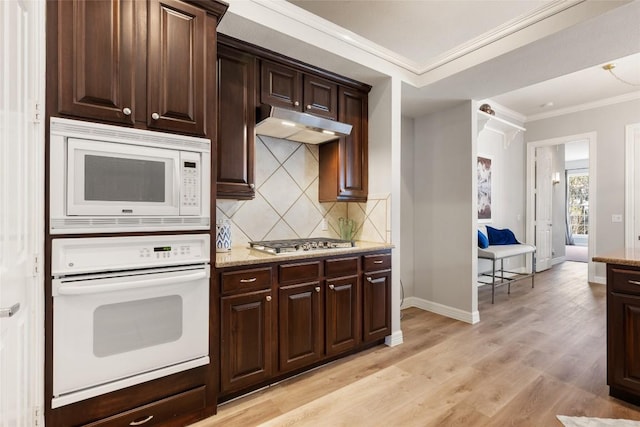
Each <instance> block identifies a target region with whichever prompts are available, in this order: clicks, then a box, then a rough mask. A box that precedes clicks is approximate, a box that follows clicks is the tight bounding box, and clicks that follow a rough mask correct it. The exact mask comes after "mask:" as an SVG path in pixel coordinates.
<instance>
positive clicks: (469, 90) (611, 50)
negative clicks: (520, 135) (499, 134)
mask: <svg viewBox="0 0 640 427" xmlns="http://www.w3.org/2000/svg"><path fill="white" fill-rule="evenodd" d="M288 1H289V3H291V4H293V5H295V6H298V7H300V8H302V9H304V10H305V11H307V12H310V13H312V14H314V15H316V16H318V17H320V18H323V19H325V20H327V21H329V22H331V23H333V24H336V25H338V26H339V27H341V28H344V29H345V30H346V33H345V34H346V36H344V37H345V38H349V35H351V36H352V37H357V38H358V39H360V38H362V40H364V41H365V43H369V44H370V45H371V46H373V48H374V49H378V51H379V52H382V53H384V54H386V55H387V57H389V58H392V60H393V61H395V62H396V63H398V64H401V65H402V66H404V67H405V68H411V69H413V70H418V74H419V73H426V72H428V71H430V70H436V71H437V69H438V67H441V66H442V65H443V64H447V61H451V60H452V58H455V59H457V60H460V58H462V57H463V56H465V55H466V56H467V57H471V56H472V55H473V54H474V50H477V49H479V46H481V43H483V41H484V42H486V43H496V44H497V43H500V40H499V39H495V40H494V39H493V38H492V37H494V35H495V34H497V33H499V32H501V31H504V30H505V29H506V28H515V27H517V26H518V25H520V26H521V27H522V29H521V31H520V32H521V33H522V32H524V31H526V29H527V28H526V25H528V24H526V25H525V24H523V23H524V22H526V23H530V22H533V20H535V19H538V18H535V17H538V16H544V17H545V18H544V19H546V20H547V21H545V22H551V21H552V20H553V19H554V14H556V13H558V11H560V9H558V8H562V7H564V8H567V7H569V6H572V5H577V4H579V3H581V2H579V1H578V2H575V1H573V2H558V1H528V0H501V1H486V0H459V1H450V0H449V1H441V0H423V1H416V0H413V1H407V0H377V1H367V2H365V1H362V0H357V1H353V0H347V1H334V0H288ZM588 3H589V6H591V7H600V8H601V9H600V10H598V11H597V12H593V13H594V16H593V17H590V18H588V19H583V21H582V22H580V23H578V24H575V25H571V26H569V27H567V28H566V29H564V30H563V31H558V32H557V33H555V34H552V35H549V36H546V37H540V40H539V41H536V43H527V44H522V45H521V46H520V47H518V48H516V49H512V50H511V51H510V52H508V53H505V54H503V55H497V56H496V57H495V58H489V59H488V60H487V61H484V62H483V61H479V62H476V63H474V64H471V65H470V66H468V67H466V68H464V69H461V70H457V71H456V72H453V73H451V74H450V75H447V76H446V77H445V78H442V79H438V80H437V81H435V82H434V83H433V84H425V85H424V86H421V85H412V84H404V85H403V94H402V108H403V114H404V115H408V116H412V117H417V116H420V115H423V114H427V113H429V112H431V111H434V110H435V109H438V108H442V107H444V106H447V105H450V104H454V103H456V102H459V101H460V100H463V99H490V100H491V101H492V102H495V103H496V105H497V106H499V107H505V108H504V109H503V110H504V111H508V112H509V113H515V114H516V115H518V116H520V118H521V120H523V121H531V120H536V119H539V118H543V117H547V116H551V115H557V114H560V113H562V112H566V111H569V110H571V109H575V108H578V106H584V105H585V104H587V105H589V104H593V103H594V102H603V100H605V99H610V98H614V100H615V99H618V100H620V99H628V98H630V97H640V92H639V90H640V86H633V85H628V84H624V83H622V82H620V81H619V80H617V79H616V78H615V77H614V76H612V75H611V74H610V73H609V72H608V71H605V70H603V69H602V65H603V64H604V63H608V62H615V64H616V68H615V69H614V72H615V73H616V74H617V75H618V76H620V77H621V78H623V79H624V80H627V81H630V82H633V83H635V84H640V33H639V32H638V30H637V28H636V29H633V28H631V27H633V26H634V25H635V26H636V27H640V26H638V22H640V7H638V6H639V5H638V3H640V2H637V1H636V2H633V3H631V4H630V3H629V2H626V1H606V2H602V1H601V2H598V1H594V0H591V1H590V2H588ZM552 7H554V8H555V9H553V10H551V8H552ZM539 19H540V20H542V18H539ZM634 22H635V24H633V23H634ZM625 27H629V28H625ZM456 55H458V56H456ZM462 59H464V58H462ZM612 102H613V101H612ZM550 103H552V104H550ZM496 105H494V109H496V110H498V111H500V109H499V108H496Z"/></svg>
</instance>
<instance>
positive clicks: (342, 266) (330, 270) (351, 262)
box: [324, 257, 358, 277]
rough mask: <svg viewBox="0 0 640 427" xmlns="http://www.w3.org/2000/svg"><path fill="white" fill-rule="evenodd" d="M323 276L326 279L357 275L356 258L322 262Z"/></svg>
mask: <svg viewBox="0 0 640 427" xmlns="http://www.w3.org/2000/svg"><path fill="white" fill-rule="evenodd" d="M324 274H325V276H327V277H341V276H352V275H354V274H358V257H353V258H339V259H328V260H326V261H325V262H324Z"/></svg>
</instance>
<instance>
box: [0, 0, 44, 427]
mask: <svg viewBox="0 0 640 427" xmlns="http://www.w3.org/2000/svg"><path fill="white" fill-rule="evenodd" d="M44 10H45V5H44V2H43V1H40V0H38V1H34V0H30V1H27V0H5V1H0V25H1V26H2V33H3V37H2V39H1V41H0V57H1V58H2V62H1V63H0V88H1V89H0V310H1V311H0V426H1V427H9V426H11V427H14V426H16V427H22V426H24V427H26V426H29V427H31V426H34V425H36V422H37V423H38V424H40V425H42V411H41V410H40V408H41V407H42V400H43V398H42V390H43V389H42V383H43V372H42V365H43V360H44V356H43V335H44V331H43V325H42V324H43V318H44V313H43V312H44V309H43V306H42V301H43V296H42V289H43V282H42V273H40V272H39V271H38V270H41V268H39V264H40V261H38V256H39V255H38V254H40V253H41V251H42V248H43V241H44V238H43V230H44V218H43V216H44V213H43V207H42V206H43V198H44V176H43V158H44V154H43V153H44V148H43V147H44V131H43V125H42V124H41V123H36V122H37V119H36V113H35V110H36V104H37V102H36V100H37V99H41V100H42V99H43V98H44V97H43V96H42V92H43V88H44V72H43V65H42V64H43V58H44V54H43V52H44V36H43V35H44ZM36 411H37V412H38V414H36Z"/></svg>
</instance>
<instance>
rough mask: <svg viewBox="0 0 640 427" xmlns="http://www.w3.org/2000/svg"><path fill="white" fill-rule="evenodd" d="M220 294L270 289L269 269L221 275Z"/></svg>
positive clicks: (255, 269) (231, 272)
mask: <svg viewBox="0 0 640 427" xmlns="http://www.w3.org/2000/svg"><path fill="white" fill-rule="evenodd" d="M221 282H222V293H228V292H234V291H248V290H254V289H267V288H270V287H271V267H266V268H254V269H251V270H240V271H230V272H225V273H222V274H221Z"/></svg>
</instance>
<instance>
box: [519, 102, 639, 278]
mask: <svg viewBox="0 0 640 427" xmlns="http://www.w3.org/2000/svg"><path fill="white" fill-rule="evenodd" d="M639 122H640V100H632V101H628V102H623V103H619V104H615V105H608V106H605V107H600V108H594V109H591V110H586V111H580V112H577V113H572V114H566V115H563V116H559V117H553V118H549V119H542V120H537V121H534V122H529V123H527V124H526V128H527V132H526V134H525V139H526V141H540V140H545V139H551V138H558V137H563V136H569V135H576V134H582V133H587V132H594V131H595V132H597V151H596V179H597V182H596V192H597V206H596V210H597V212H596V214H597V218H596V219H595V221H596V235H595V252H596V253H595V254H596V255H598V254H604V253H607V252H610V251H614V250H617V249H620V248H622V247H624V221H623V222H621V223H612V222H611V215H612V214H624V179H625V175H624V161H625V154H624V151H625V126H626V125H628V124H632V123H639ZM591 173H592V171H591ZM592 220H593V218H592ZM592 237H593V236H592ZM595 275H596V277H605V275H606V274H605V268H604V265H597V266H596V273H595Z"/></svg>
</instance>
